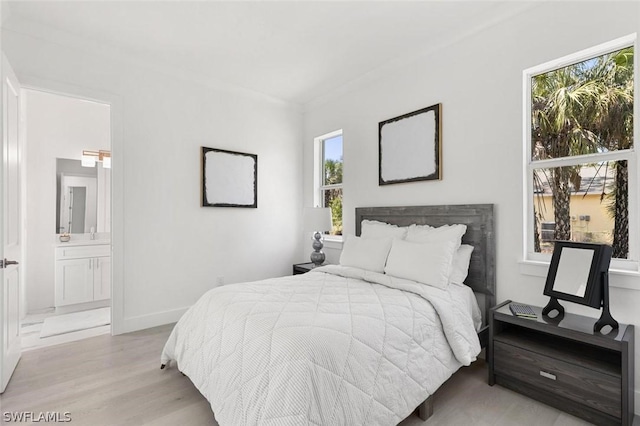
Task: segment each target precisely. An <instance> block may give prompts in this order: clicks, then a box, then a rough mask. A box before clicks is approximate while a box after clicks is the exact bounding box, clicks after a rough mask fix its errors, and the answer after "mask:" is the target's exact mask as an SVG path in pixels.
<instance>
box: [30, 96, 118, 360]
mask: <svg viewBox="0 0 640 426" xmlns="http://www.w3.org/2000/svg"><path fill="white" fill-rule="evenodd" d="M22 94H23V101H22V102H23V109H22V111H23V113H24V130H25V132H24V134H25V142H24V145H23V146H24V148H25V149H24V151H25V155H24V165H25V167H24V168H25V174H26V179H25V182H26V184H25V185H24V190H23V194H24V198H25V200H26V203H25V206H26V209H25V210H26V215H25V219H26V220H25V222H26V225H25V229H26V232H25V252H24V256H23V258H24V266H25V268H24V271H25V272H24V281H23V284H24V285H23V286H22V289H23V292H22V306H23V310H22V313H21V338H22V348H23V350H29V349H34V348H39V347H43V346H50V345H54V344H59V343H65V342H69V341H74V340H79V339H83V338H87V337H93V336H96V335H99V334H106V333H110V332H111V106H110V105H109V104H106V103H101V102H96V101H94V100H88V99H82V98H78V97H74V96H68V95H65V94H59V93H52V92H48V91H43V90H39V89H34V88H23V91H22Z"/></svg>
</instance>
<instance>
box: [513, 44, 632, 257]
mask: <svg viewBox="0 0 640 426" xmlns="http://www.w3.org/2000/svg"><path fill="white" fill-rule="evenodd" d="M625 44H626V45H625ZM633 44H634V43H633V39H629V38H626V39H623V40H618V41H616V42H612V43H609V44H606V45H602V46H599V47H596V48H593V49H590V50H587V51H584V52H580V53H578V54H576V55H572V56H570V57H566V58H561V59H559V60H557V61H553V62H551V63H548V64H545V65H541V66H539V67H535V68H533V69H530V70H527V71H525V73H524V79H525V81H524V83H525V88H526V89H527V92H528V99H527V103H526V104H525V106H526V110H525V122H526V124H525V125H526V126H527V128H528V129H529V131H528V132H525V134H526V136H527V137H526V138H525V147H526V148H525V149H526V150H527V153H528V154H527V156H526V159H525V161H526V176H525V178H526V182H527V186H528V193H527V195H526V199H525V208H526V209H527V211H526V217H528V218H529V220H528V223H529V225H528V226H527V228H528V229H526V230H525V239H526V241H527V253H529V255H528V256H527V257H528V258H535V256H536V253H539V254H543V255H546V256H549V255H550V253H552V252H553V245H554V241H555V240H566V241H576V242H594V243H606V244H609V245H611V246H612V247H613V257H614V258H617V259H634V260H637V258H636V257H637V254H636V251H634V250H635V249H636V248H637V247H636V246H637V244H638V241H637V238H636V237H635V235H633V233H632V232H630V224H632V225H631V226H635V225H633V224H634V223H635V221H637V214H638V212H637V211H635V209H634V208H632V207H633V205H634V203H632V202H631V201H633V200H634V199H635V197H636V195H635V194H637V192H638V184H637V179H634V178H633V177H632V176H634V175H631V176H630V173H631V172H634V171H635V170H636V154H635V152H634V150H633V146H634V132H633V121H634V118H633V109H634V91H633V88H634V73H635V70H634V67H633V64H634V59H633V56H634V47H633Z"/></svg>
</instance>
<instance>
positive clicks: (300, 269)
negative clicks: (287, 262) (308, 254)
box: [293, 262, 315, 275]
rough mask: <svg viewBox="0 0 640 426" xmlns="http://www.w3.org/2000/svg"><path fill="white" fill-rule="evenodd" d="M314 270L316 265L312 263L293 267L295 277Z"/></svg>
mask: <svg viewBox="0 0 640 426" xmlns="http://www.w3.org/2000/svg"><path fill="white" fill-rule="evenodd" d="M313 268H315V265H314V264H313V263H312V262H307V263H296V264H295V265H293V275H300V274H306V273H307V272H309V271H310V270H312V269H313Z"/></svg>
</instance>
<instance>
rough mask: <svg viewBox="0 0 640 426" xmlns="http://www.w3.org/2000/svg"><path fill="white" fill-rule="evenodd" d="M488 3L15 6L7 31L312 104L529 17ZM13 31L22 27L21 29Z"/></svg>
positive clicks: (516, 5) (514, 7) (511, 6)
mask: <svg viewBox="0 0 640 426" xmlns="http://www.w3.org/2000/svg"><path fill="white" fill-rule="evenodd" d="M523 5H526V3H523V2H507V1H501V2H496V1H493V2H485V1H444V0H442V1H377V2H371V1H337V2H328V1H317V2H311V1H297V2H293V1H289V2H284V1H256V2H247V1H207V2H205V1H126V2H124V1H120V2H115V1H20V2H18V1H14V2H9V3H8V6H9V9H8V12H9V13H8V15H9V18H8V20H7V21H6V22H5V24H4V25H5V26H7V27H8V28H10V29H11V30H13V31H20V28H27V27H28V26H24V25H22V26H20V25H16V22H21V21H22V22H24V21H29V22H30V23H31V24H32V25H33V24H34V23H35V24H37V25H38V26H40V27H46V28H49V29H52V30H58V31H64V32H66V33H70V34H72V35H75V36H79V37H81V38H82V39H84V40H90V41H91V42H94V43H97V44H98V45H101V46H108V47H110V48H112V49H117V50H118V51H120V52H125V53H126V54H128V55H130V56H135V57H136V58H139V59H141V60H144V61H145V62H150V63H153V64H156V65H159V66H163V67H167V66H168V67H172V68H175V69H178V70H181V71H183V72H188V73H190V74H192V75H194V74H195V75H198V76H201V77H202V78H203V79H207V80H210V81H216V82H217V83H218V84H220V83H223V84H232V85H234V86H238V87H242V88H245V89H249V90H252V91H255V92H260V93H263V94H266V95H268V96H270V97H274V98H278V99H282V100H285V101H287V102H293V103H296V104H300V105H304V104H307V103H309V102H311V101H313V100H314V99H317V98H319V97H321V96H324V95H325V94H327V93H329V92H332V91H335V90H338V89H339V88H341V87H343V86H345V85H348V84H350V83H352V82H353V81H356V80H358V79H361V78H363V77H364V76H366V75H368V74H371V73H375V72H376V71H379V70H384V69H389V68H390V67H393V65H394V64H395V66H399V64H402V63H406V61H409V60H411V59H413V58H416V57H419V56H423V55H426V54H428V53H429V52H430V51H433V50H434V49H436V48H439V47H444V46H446V45H447V43H450V42H452V41H453V40H457V39H459V38H460V37H462V36H464V35H468V34H471V33H473V32H474V31H478V30H480V29H482V28H484V27H486V26H488V25H491V24H492V23H493V22H496V21H498V20H501V19H506V18H508V17H509V16H512V15H513V14H514V13H519V12H521V11H522V10H523ZM12 22H13V25H11V24H12Z"/></svg>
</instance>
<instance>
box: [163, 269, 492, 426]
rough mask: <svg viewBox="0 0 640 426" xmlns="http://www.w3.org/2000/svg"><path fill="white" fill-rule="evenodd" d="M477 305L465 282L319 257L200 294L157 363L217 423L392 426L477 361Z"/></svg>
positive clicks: (224, 425)
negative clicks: (314, 265)
mask: <svg viewBox="0 0 640 426" xmlns="http://www.w3.org/2000/svg"><path fill="white" fill-rule="evenodd" d="M471 300H473V302H470V301H471ZM479 313H480V312H479V309H478V306H477V304H476V303H475V298H474V296H473V293H472V291H471V290H470V289H469V288H468V287H465V286H463V285H455V284H452V285H449V286H448V288H447V289H445V290H442V289H438V288H435V287H430V286H427V285H424V284H419V283H416V282H413V281H407V280H401V279H396V278H392V277H390V276H388V275H384V274H378V273H372V272H367V271H364V270H361V269H356V268H348V267H341V266H325V267H322V268H318V269H315V270H314V271H312V272H309V273H307V274H304V275H296V276H291V277H283V278H275V279H268V280H264V281H259V282H253V283H242V284H232V285H226V286H222V287H218V288H216V289H213V290H211V291H209V292H207V293H206V294H204V295H203V296H202V297H201V298H200V300H198V302H197V303H196V304H195V305H194V306H192V307H191V308H190V309H189V310H188V311H187V312H186V313H185V314H184V316H183V317H182V318H181V319H180V321H179V322H178V323H177V324H176V326H175V328H174V330H173V332H172V333H171V335H170V337H169V339H168V341H167V343H166V345H165V347H164V350H163V352H162V356H161V362H162V363H163V364H167V363H169V362H170V361H172V360H173V361H175V362H176V363H177V367H178V369H179V370H180V371H182V372H183V373H185V374H186V375H187V376H189V378H190V379H191V381H192V382H193V384H194V385H195V386H196V387H197V388H198V389H199V390H200V392H201V393H202V394H203V395H204V396H205V397H206V398H207V400H208V401H209V402H210V403H211V407H212V409H213V412H214V415H215V418H216V420H217V421H218V422H219V423H220V425H222V426H226V425H234V426H235V425H254V424H260V425H272V424H273V425H275V424H278V425H285V424H286V425H365V424H366V425H376V424H380V425H394V424H397V423H399V422H400V421H401V420H402V419H403V418H405V417H406V416H408V415H409V414H411V412H412V411H413V410H414V409H415V408H416V407H417V406H418V405H419V404H420V403H421V402H422V401H424V400H425V399H426V398H427V397H428V396H429V395H431V394H432V393H433V392H435V391H436V389H438V387H439V386H440V385H441V384H442V383H444V381H446V380H447V379H448V378H449V377H450V376H451V374H453V373H454V372H455V371H456V370H457V369H458V368H460V366H462V365H469V364H470V363H471V362H472V361H474V360H475V359H476V356H477V355H478V353H479V352H480V343H479V341H478V337H477V334H476V330H475V328H474V322H477V321H478V316H479Z"/></svg>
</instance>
